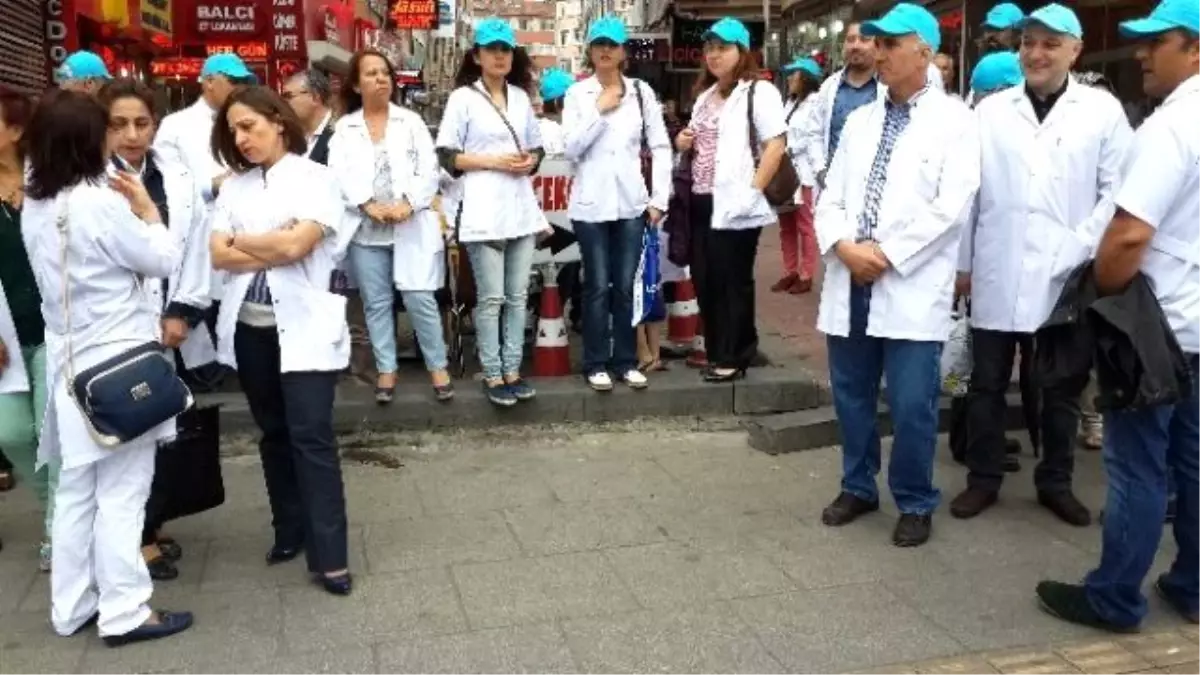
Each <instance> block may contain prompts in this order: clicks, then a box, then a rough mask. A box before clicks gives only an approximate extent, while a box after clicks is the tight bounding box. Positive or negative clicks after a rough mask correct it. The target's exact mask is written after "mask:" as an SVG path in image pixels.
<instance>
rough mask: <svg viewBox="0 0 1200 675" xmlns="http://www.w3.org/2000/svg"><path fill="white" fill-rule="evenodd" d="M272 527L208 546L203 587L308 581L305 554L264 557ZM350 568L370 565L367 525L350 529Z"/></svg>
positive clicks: (225, 588)
mask: <svg viewBox="0 0 1200 675" xmlns="http://www.w3.org/2000/svg"><path fill="white" fill-rule="evenodd" d="M272 542H273V535H272V534H271V532H270V528H269V527H268V528H267V531H266V532H264V533H263V534H262V535H260V536H255V537H237V538H225V539H217V540H214V541H213V542H212V544H211V545H210V547H209V550H208V559H207V560H206V561H205V564H204V574H203V577H202V578H201V580H200V590H201V591H203V592H205V593H208V592H213V591H228V590H240V589H254V588H269V587H275V586H288V585H297V584H305V583H308V581H309V574H308V571H307V570H308V568H307V566H306V565H305V562H304V555H303V554H302V555H300V556H299V557H298V558H296V559H295V560H294V561H292V562H288V563H284V564H282V565H268V564H267V563H266V561H265V559H264V556H266V554H267V551H268V550H269V549H270V548H271V544H272ZM347 545H348V547H349V554H350V569H351V570H352V571H355V572H358V571H361V570H364V569H365V567H366V559H365V556H364V549H363V546H364V545H363V529H362V528H361V527H355V526H353V525H351V527H350V529H349V531H348V532H347Z"/></svg>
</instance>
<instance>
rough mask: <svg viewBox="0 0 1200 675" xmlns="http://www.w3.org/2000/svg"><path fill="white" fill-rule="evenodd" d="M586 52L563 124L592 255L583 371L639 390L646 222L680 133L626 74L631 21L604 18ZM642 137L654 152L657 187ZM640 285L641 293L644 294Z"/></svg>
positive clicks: (591, 31) (591, 379)
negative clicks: (645, 166)
mask: <svg viewBox="0 0 1200 675" xmlns="http://www.w3.org/2000/svg"><path fill="white" fill-rule="evenodd" d="M587 39H588V46H587V59H588V62H589V63H590V64H591V66H592V68H593V70H594V71H595V75H593V76H592V77H589V78H588V79H586V80H583V81H581V82H577V83H576V84H574V85H572V86H571V89H570V90H569V91H567V100H566V104H565V106H564V112H563V122H564V125H565V127H566V140H567V159H569V160H571V161H572V162H573V163H574V165H575V181H574V184H573V186H572V188H571V203H570V205H569V206H568V208H567V215H569V216H570V218H571V225H572V227H573V228H574V230H575V236H576V237H577V238H578V239H579V251H580V254H581V256H582V258H583V374H584V377H586V378H587V382H588V385H589V386H591V388H592V389H594V390H596V391H610V390H612V388H613V381H612V376H613V375H615V376H616V377H617V378H618V379H620V380H621V381H622V382H624V383H625V384H627V385H628V386H630V387H632V388H634V389H644V388H645V387H646V386H647V385H648V380H647V379H646V376H645V375H643V374H642V372H641V371H640V370H638V368H637V365H638V355H637V332H636V329H635V328H634V325H635V324H636V323H641V317H638V320H637V321H634V317H633V294H634V292H635V289H634V275H635V274H636V272H637V266H638V261H639V260H640V259H641V256H642V237H643V234H644V232H645V230H646V227H657V226H658V224H659V222H660V221H661V220H662V218H663V215H664V214H665V213H666V211H667V200H668V199H669V197H670V194H671V139H669V138H667V128H666V124H665V123H664V121H663V116H662V109H661V108H660V107H659V105H658V99H657V97H656V96H655V95H654V90H653V89H651V88H650V87H649V86H648V85H647V84H646V83H645V82H642V81H641V80H637V79H633V78H627V77H625V76H624V75H622V74H621V69H622V67H623V65H624V63H625V41H626V39H627V35H626V30H625V24H624V22H622V21H621V20H620V19H619V18H616V17H611V16H608V17H603V18H601V19H598V20H596V21H594V22H593V23H592V25H591V27H589V28H588V35H587ZM643 141H644V143H645V145H646V146H648V147H647V148H646V149H648V150H650V151H651V152H652V153H653V155H654V158H653V172H652V174H653V175H652V176H651V181H650V182H651V185H650V186H649V189H647V186H646V179H645V178H644V177H643V175H642V151H643ZM638 292H640V290H639V291H638Z"/></svg>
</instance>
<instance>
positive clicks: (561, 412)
mask: <svg viewBox="0 0 1200 675" xmlns="http://www.w3.org/2000/svg"><path fill="white" fill-rule="evenodd" d="M529 383H530V384H531V385H532V386H533V387H534V388H535V389H537V398H535V399H534V400H532V401H527V402H525V403H522V404H521V405H519V406H513V407H512V408H498V407H496V406H495V405H492V403H491V402H490V401H488V400H487V397H486V396H485V395H484V393H483V388H482V387H481V386H480V385H479V384H477V383H475V382H474V381H470V382H462V383H461V384H459V385H458V386H457V388H456V391H455V394H454V400H453V401H452V402H450V403H449V404H446V403H439V402H436V401H435V400H434V398H433V394H432V391H431V390H429V389H428V388H426V387H422V388H421V391H419V392H418V393H416V394H415V395H412V394H410V395H409V396H407V397H406V398H405V400H404V401H403V402H402V401H400V400H399V399H397V400H396V402H395V403H394V404H393V406H392V407H395V406H396V405H401V404H407V406H408V408H409V409H410V410H419V409H421V408H425V409H426V410H427V415H428V418H429V426H430V427H432V428H435V429H438V428H448V429H460V428H463V427H488V426H492V425H498V424H505V425H509V424H511V425H527V424H539V423H544V422H584V421H587V420H588V419H589V418H588V417H587V403H586V401H587V397H588V395H589V394H591V393H592V392H591V391H590V390H588V389H586V387H583V386H582V383H581V382H579V381H578V380H577V378H536V379H535V378H530V379H529ZM417 428H421V427H417Z"/></svg>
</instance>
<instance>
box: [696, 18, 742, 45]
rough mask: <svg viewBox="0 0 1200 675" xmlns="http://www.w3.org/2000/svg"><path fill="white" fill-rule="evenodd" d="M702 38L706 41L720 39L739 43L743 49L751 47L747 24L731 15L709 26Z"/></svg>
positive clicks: (732, 43)
mask: <svg viewBox="0 0 1200 675" xmlns="http://www.w3.org/2000/svg"><path fill="white" fill-rule="evenodd" d="M701 38H702V39H703V40H704V41H705V42H707V41H709V40H720V41H721V42H727V43H729V44H731V45H739V46H741V48H742V49H750V31H748V30H746V24H744V23H742V22H741V21H738V20H737V19H735V18H733V17H731V16H727V17H725V18H724V19H721V20H720V21H718V22H716V23H714V24H713V25H712V26H709V28H708V30H706V31H704V35H702V36H701Z"/></svg>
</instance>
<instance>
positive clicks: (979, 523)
mask: <svg viewBox="0 0 1200 675" xmlns="http://www.w3.org/2000/svg"><path fill="white" fill-rule="evenodd" d="M949 498H950V495H947V499H949ZM947 508H948V507H947ZM1003 508H1006V507H1005V505H1004V498H1003V497H1001V503H999V504H997V505H996V506H994V507H992V509H991V510H989V511H988V512H986V513H984V514H982V515H980V516H978V517H976V518H972V519H970V520H959V519H958V518H954V517H951V516H950V514H949V513H948V512H947V509H943V510H942V511H941V512H939V514H938V515H937V516H935V517H934V523H933V528H934V529H933V536H934V542H936V546H934V547H933V549H932V550H933V551H934V552H935V553H936V554H937V555H938V556H939V557H940V558H941V559H942V560H943V562H945V563H946V564H947V565H948V566H950V567H951V568H953V569H963V568H966V567H971V566H976V567H977V566H987V567H1000V566H1005V565H1025V564H1032V563H1037V562H1044V563H1047V564H1051V563H1053V564H1054V565H1056V566H1058V569H1063V570H1064V571H1066V572H1069V573H1070V574H1071V576H1069V577H1067V578H1068V579H1076V578H1079V577H1080V576H1082V574H1083V573H1084V572H1086V571H1087V570H1088V569H1089V568H1090V567H1091V566H1093V565H1095V562H1096V559H1095V556H1093V555H1092V554H1090V553H1088V552H1087V551H1083V550H1080V549H1079V548H1077V547H1075V546H1073V545H1071V544H1069V543H1067V542H1065V541H1063V540H1061V539H1058V538H1057V537H1054V536H1052V535H1050V534H1049V533H1048V532H1047V533H1044V534H1042V533H1041V531H1039V530H1038V529H1037V528H1034V527H1033V526H1032V525H1031V524H1030V523H1029V522H1028V521H1025V520H1022V519H1018V518H1013V517H1004V516H1002V515H1001V514H1000V513H999V510H1000V509H1003ZM1031 532H1039V535H1041V536H1038V537H1036V538H1031V537H1030V533H1031ZM1071 564H1074V567H1071V566H1070V565H1071ZM1030 590H1031V591H1032V589H1030Z"/></svg>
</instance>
